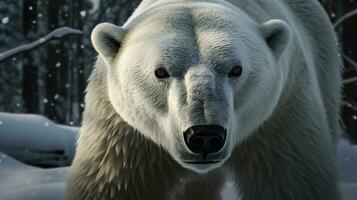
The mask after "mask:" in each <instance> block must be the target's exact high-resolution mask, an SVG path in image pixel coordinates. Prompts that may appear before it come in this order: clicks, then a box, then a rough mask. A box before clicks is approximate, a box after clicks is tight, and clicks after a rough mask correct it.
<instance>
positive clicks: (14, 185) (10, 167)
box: [0, 113, 357, 200]
mask: <svg viewBox="0 0 357 200" xmlns="http://www.w3.org/2000/svg"><path fill="white" fill-rule="evenodd" d="M0 122H1V123H0V194H1V195H0V200H12V199H13V200H25V199H26V200H49V199H51V200H64V187H65V180H66V176H67V172H68V167H57V168H52V169H43V168H39V167H34V166H30V165H27V164H24V163H23V162H20V161H18V160H21V161H25V162H27V163H29V162H30V163H35V164H52V165H56V166H63V165H66V164H69V163H70V161H71V160H72V159H73V155H74V146H75V140H76V135H77V133H78V128H77V127H70V126H62V125H57V124H55V123H53V122H52V121H50V120H48V119H47V118H45V117H42V116H38V115H29V114H8V113H0ZM54 152H57V153H54ZM58 152H62V154H58ZM338 155H339V162H340V170H341V188H342V193H343V196H344V200H356V197H357V146H353V145H351V144H350V143H349V142H348V141H347V140H344V139H341V141H340V144H339V153H338ZM15 158H16V159H15ZM54 158H60V159H59V160H60V161H56V159H54ZM61 159H63V160H61ZM64 161H65V162H64ZM233 186H234V184H233V183H232V182H231V181H228V182H227V183H226V186H225V188H224V190H223V191H222V196H223V199H224V200H232V199H236V196H237V195H236V192H234V190H233Z"/></svg>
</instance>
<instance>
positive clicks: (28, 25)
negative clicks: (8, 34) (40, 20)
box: [22, 0, 39, 113]
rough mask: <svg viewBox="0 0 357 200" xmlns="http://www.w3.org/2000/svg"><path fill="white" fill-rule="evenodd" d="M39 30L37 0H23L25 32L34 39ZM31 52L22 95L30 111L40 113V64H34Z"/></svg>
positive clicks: (26, 61) (24, 70) (28, 54)
mask: <svg viewBox="0 0 357 200" xmlns="http://www.w3.org/2000/svg"><path fill="white" fill-rule="evenodd" d="M36 31H37V0H23V32H24V36H25V38H26V39H27V40H33V39H34V34H35V33H36ZM31 56H32V55H31V53H26V54H25V55H24V58H26V59H25V61H24V65H23V85H22V97H23V100H24V108H25V110H26V112H28V113H38V111H39V109H38V103H39V99H38V66H36V65H34V64H33V59H32V58H31Z"/></svg>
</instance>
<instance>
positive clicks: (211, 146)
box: [183, 125, 227, 158]
mask: <svg viewBox="0 0 357 200" xmlns="http://www.w3.org/2000/svg"><path fill="white" fill-rule="evenodd" d="M226 132H227V131H226V130H225V129H224V128H223V127H222V126H217V125H200V126H192V127H190V128H189V129H187V130H186V131H185V132H184V133H183V135H184V139H185V143H186V145H187V147H188V148H189V149H190V150H191V151H192V152H194V153H200V154H203V157H204V158H205V157H206V156H207V154H210V153H217V152H218V151H219V150H221V149H222V148H223V146H224V143H225V141H226V134H227V133H226Z"/></svg>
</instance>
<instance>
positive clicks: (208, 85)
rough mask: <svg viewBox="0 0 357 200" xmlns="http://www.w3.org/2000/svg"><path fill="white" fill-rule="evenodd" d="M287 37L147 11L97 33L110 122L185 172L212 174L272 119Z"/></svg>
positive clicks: (196, 10) (228, 20)
mask: <svg viewBox="0 0 357 200" xmlns="http://www.w3.org/2000/svg"><path fill="white" fill-rule="evenodd" d="M289 40H290V31H289V27H288V25H287V24H286V23H285V22H283V21H281V20H270V21H268V22H266V23H263V24H256V23H255V22H253V21H252V20H251V19H250V18H249V17H248V16H246V15H245V14H244V13H243V12H241V11H240V10H238V9H234V10H233V9H231V8H228V7H226V6H221V5H217V4H211V3H194V4H193V3H192V4H187V3H186V4H172V5H166V6H161V7H158V8H152V9H149V10H148V11H145V12H144V13H143V14H141V16H140V15H139V16H137V17H136V19H134V20H132V21H131V22H130V23H129V24H127V25H126V27H124V28H121V27H117V26H114V25H112V24H108V23H105V24H100V25H98V26H97V27H96V28H95V29H94V31H93V34H92V41H93V45H94V47H95V49H96V50H97V51H98V53H99V54H100V56H101V58H102V59H103V60H104V62H105V63H106V65H107V66H106V67H107V68H108V77H107V78H108V93H109V97H110V101H111V103H112V105H113V107H114V109H115V110H116V112H117V113H118V114H119V115H120V116H121V117H122V118H123V120H125V121H126V122H127V123H128V124H130V125H131V126H132V127H134V128H136V129H137V130H139V131H140V132H141V133H142V134H143V135H144V136H146V137H148V138H150V139H151V140H152V141H153V142H155V143H156V144H158V145H160V146H162V147H163V148H164V149H165V150H167V152H169V153H170V155H171V156H172V157H173V158H174V159H175V160H176V161H177V162H178V163H180V164H181V165H182V166H183V167H186V168H189V169H191V170H194V171H196V172H206V171H209V170H211V169H214V168H217V167H219V166H220V165H222V163H224V161H225V160H226V159H228V158H229V156H230V153H231V152H232V150H233V148H234V147H235V146H236V145H237V144H239V143H240V142H241V141H242V140H243V139H245V138H247V137H249V135H250V134H252V133H253V131H254V130H255V129H257V128H258V127H259V126H260V125H261V124H262V123H263V121H264V120H266V119H267V118H268V117H269V116H270V115H271V114H272V112H273V110H274V108H275V106H276V104H277V102H278V100H279V97H280V94H281V93H282V88H283V85H284V79H285V78H284V74H285V73H284V69H282V68H281V66H280V65H279V64H278V61H279V59H280V58H281V55H282V53H283V51H284V49H286V47H287V46H288V43H289Z"/></svg>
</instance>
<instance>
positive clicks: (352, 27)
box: [0, 0, 357, 141]
mask: <svg viewBox="0 0 357 200" xmlns="http://www.w3.org/2000/svg"><path fill="white" fill-rule="evenodd" d="M140 1H141V0H94V1H91V0H55V1H54V0H52V1H51V0H0V111H1V112H11V113H35V114H41V115H44V116H46V117H48V118H49V119H51V120H53V121H55V122H58V123H60V124H67V125H80V122H81V113H82V111H83V109H84V104H83V97H84V90H85V87H86V84H87V79H88V76H89V74H90V72H91V70H92V66H93V64H94V62H95V59H96V53H95V51H94V49H93V48H92V46H91V43H90V32H91V30H92V28H93V27H94V26H95V25H96V24H98V23H100V22H112V23H114V24H117V25H121V24H123V23H124V22H125V20H126V19H127V18H128V17H129V15H130V14H131V13H132V11H133V10H134V9H135V7H136V6H137V5H138V4H139V3H140ZM321 3H322V4H323V6H324V7H325V9H326V11H327V12H328V13H329V16H330V18H331V21H332V22H333V23H337V24H335V25H336V31H337V33H338V36H339V39H340V46H341V50H342V51H341V56H342V57H343V59H344V79H345V80H344V93H343V98H344V103H343V105H342V106H343V109H342V113H341V115H342V119H343V120H341V124H342V125H343V127H344V129H345V131H346V136H347V137H349V138H350V139H352V140H354V141H357V37H356V34H357V15H356V16H353V14H356V13H352V14H349V13H350V12H351V11H353V10H356V9H357V1H356V0H322V1H321ZM346 14H347V15H346ZM340 22H341V23H340ZM64 26H67V27H71V28H74V29H78V30H81V31H82V34H78V33H76V34H74V33H69V34H67V35H62V36H60V37H57V38H55V40H50V41H49V42H44V43H43V45H41V46H40V47H39V48H30V49H29V50H25V51H24V52H22V53H20V54H17V55H16V56H11V57H8V58H7V59H2V58H1V56H2V55H4V52H6V51H8V50H10V49H13V48H16V47H18V46H20V45H23V44H30V43H31V42H33V41H36V40H38V41H39V40H41V38H42V39H43V38H44V36H45V35H47V34H48V33H50V32H51V31H54V30H56V29H58V28H60V27H64ZM316 28H318V27H316ZM43 40H44V39H43Z"/></svg>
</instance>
